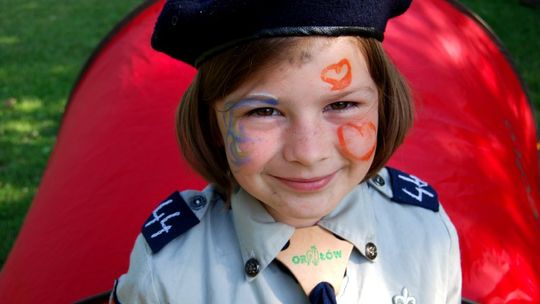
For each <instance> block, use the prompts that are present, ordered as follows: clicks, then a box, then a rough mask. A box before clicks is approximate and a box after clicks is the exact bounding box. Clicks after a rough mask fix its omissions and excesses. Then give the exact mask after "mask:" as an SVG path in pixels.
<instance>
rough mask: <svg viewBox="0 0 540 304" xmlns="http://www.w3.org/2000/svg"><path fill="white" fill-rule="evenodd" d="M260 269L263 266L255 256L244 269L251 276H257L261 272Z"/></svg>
mask: <svg viewBox="0 0 540 304" xmlns="http://www.w3.org/2000/svg"><path fill="white" fill-rule="evenodd" d="M260 269H261V266H260V265H259V261H257V259H255V258H251V259H249V260H248V261H247V262H246V265H245V267H244V271H245V272H246V274H247V275H248V276H250V277H254V276H256V275H257V274H258V273H259V270H260Z"/></svg>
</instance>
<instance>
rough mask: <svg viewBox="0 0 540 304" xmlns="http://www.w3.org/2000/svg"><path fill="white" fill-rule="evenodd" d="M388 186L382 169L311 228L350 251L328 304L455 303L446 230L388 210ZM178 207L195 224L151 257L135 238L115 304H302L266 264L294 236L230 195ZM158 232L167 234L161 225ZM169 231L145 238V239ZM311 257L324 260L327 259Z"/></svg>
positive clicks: (288, 279) (419, 215)
mask: <svg viewBox="0 0 540 304" xmlns="http://www.w3.org/2000/svg"><path fill="white" fill-rule="evenodd" d="M398 177H399V176H398ZM400 178H401V179H402V180H403V181H405V182H410V183H412V186H413V188H410V189H416V192H413V191H411V190H410V189H409V190H408V191H407V190H406V189H405V188H402V189H401V190H404V191H405V192H402V193H401V194H400V195H402V194H403V193H406V194H407V193H408V195H409V196H411V197H416V198H419V199H420V202H421V201H422V200H423V199H425V198H428V197H429V196H430V195H431V197H433V192H431V191H430V190H429V189H431V188H426V185H427V184H425V183H424V182H422V181H421V180H419V179H417V178H416V177H414V176H409V175H406V174H402V176H401V177H400ZM391 183H393V184H394V185H393V186H392V185H391ZM395 184H396V182H395V181H392V180H391V176H389V171H388V170H387V169H383V170H382V171H381V172H380V173H379V175H377V176H376V177H375V178H374V179H372V180H370V181H369V182H365V183H362V184H360V185H358V186H357V187H356V188H355V189H354V190H353V191H352V192H351V193H350V194H348V195H347V196H346V197H345V198H344V199H343V200H342V202H340V203H339V205H338V206H337V208H336V209H335V210H333V211H332V212H331V213H330V214H328V215H327V216H325V217H324V218H322V219H321V220H320V222H319V223H318V225H319V226H321V227H323V228H324V229H326V230H329V231H331V232H332V233H334V234H335V235H337V236H339V237H341V238H343V239H345V240H347V241H349V242H350V243H352V244H353V245H354V249H353V252H352V254H351V256H350V259H349V262H348V265H347V270H346V275H345V277H344V280H343V283H342V287H341V290H340V291H338V292H337V302H338V303H392V304H420V303H425V304H437V303H460V301H461V300H460V294H461V269H460V259H459V248H458V237H457V233H456V230H455V228H454V226H453V225H452V223H451V222H450V220H449V218H448V216H447V215H446V213H445V212H444V210H443V209H442V208H438V212H436V211H433V210H430V209H427V208H423V207H420V206H416V205H410V204H403V203H398V202H395V201H392V200H391V199H393V198H395V196H396V193H395V192H396V191H399V190H400V189H398V188H396V185H395ZM181 197H182V198H183V200H184V201H185V205H187V206H189V209H190V210H191V211H192V212H193V214H194V215H195V216H196V218H197V219H199V220H200V223H198V224H194V226H193V227H191V228H189V229H188V230H187V231H185V232H183V233H181V234H180V235H179V236H177V237H174V238H173V239H172V240H170V241H167V242H166V244H161V245H159V246H163V247H162V248H160V249H158V251H157V252H155V253H153V249H152V248H151V246H150V245H149V244H152V240H151V239H150V237H148V234H147V235H146V237H145V236H143V235H142V234H141V235H139V237H138V238H137V240H136V243H135V247H134V249H133V252H132V254H131V261H130V267H129V271H128V272H127V273H126V274H124V275H122V276H121V277H120V278H119V280H117V282H116V284H115V290H114V292H113V296H114V297H115V298H116V299H117V301H118V302H120V303H123V304H126V303H295V304H297V303H308V299H307V296H306V295H305V293H304V292H303V290H302V288H301V287H300V285H299V284H298V283H297V282H296V281H295V279H294V277H292V276H291V275H290V274H289V273H287V272H286V271H284V270H283V268H282V266H280V265H279V263H278V262H276V261H275V260H274V259H275V258H276V256H277V255H278V254H279V252H280V251H281V250H282V248H283V247H284V246H285V244H286V243H287V241H288V240H289V238H290V237H291V235H292V234H293V232H294V228H293V227H291V226H288V225H286V224H283V223H279V222H276V221H275V220H274V219H273V218H272V217H271V216H270V215H269V214H268V213H267V212H266V210H265V209H264V208H263V207H262V206H261V204H260V203H259V202H258V201H257V200H256V199H254V198H253V197H252V196H250V195H249V194H248V193H246V192H245V191H243V190H240V191H239V192H238V193H236V194H235V195H233V197H232V202H231V208H228V207H226V206H225V205H224V203H223V200H222V199H221V197H220V196H219V195H218V194H217V193H216V192H215V191H214V190H213V188H212V187H211V186H209V187H207V188H206V189H205V190H204V191H202V192H197V191H184V192H182V193H181ZM435 197H436V196H435ZM162 205H163V203H162ZM160 206H161V205H160ZM437 207H438V206H437ZM158 208H159V207H158ZM156 210H157V209H156ZM179 213H180V212H179ZM174 214H176V213H174ZM174 214H173V213H171V214H169V215H168V216H169V218H172V217H173V216H174ZM165 215H166V214H164V213H163V212H162V213H159V212H157V211H155V212H154V214H153V217H152V216H151V217H150V219H149V221H147V222H146V224H145V226H146V227H150V226H152V225H155V224H156V223H157V222H158V220H157V219H161V220H163V219H165V218H166V217H165ZM179 217H181V215H180V216H179ZM161 223H162V226H161V227H164V228H167V227H169V230H170V227H171V226H170V225H169V226H167V225H166V223H165V222H164V221H162V222H161ZM163 223H165V225H163ZM169 230H167V229H164V230H163V229H161V230H156V229H154V230H153V234H152V235H154V236H155V235H158V234H159V235H158V236H161V235H165V234H166V233H167V231H169ZM143 231H144V228H143ZM147 240H150V241H147ZM153 245H154V247H155V246H156V245H155V244H153ZM159 246H158V247H159ZM158 247H156V248H158ZM320 254H322V255H323V258H324V257H327V258H332V253H331V252H320ZM300 258H301V257H299V259H298V260H299V261H300Z"/></svg>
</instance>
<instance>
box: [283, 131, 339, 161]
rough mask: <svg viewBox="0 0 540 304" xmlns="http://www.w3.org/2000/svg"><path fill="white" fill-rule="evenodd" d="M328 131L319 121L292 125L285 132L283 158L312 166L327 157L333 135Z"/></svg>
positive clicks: (330, 150) (330, 151)
mask: <svg viewBox="0 0 540 304" xmlns="http://www.w3.org/2000/svg"><path fill="white" fill-rule="evenodd" d="M328 133H329V132H327V131H326V130H325V129H324V126H323V125H322V124H321V123H320V122H313V123H305V122H304V123H298V124H296V125H293V126H292V127H291V128H289V129H288V130H287V134H285V137H286V140H285V142H284V146H283V156H284V158H285V160H287V161H289V162H296V163H300V164H302V165H304V166H312V165H314V164H317V163H319V162H321V161H324V160H325V159H328V158H329V156H330V154H331V153H332V143H333V137H332V136H331V134H328Z"/></svg>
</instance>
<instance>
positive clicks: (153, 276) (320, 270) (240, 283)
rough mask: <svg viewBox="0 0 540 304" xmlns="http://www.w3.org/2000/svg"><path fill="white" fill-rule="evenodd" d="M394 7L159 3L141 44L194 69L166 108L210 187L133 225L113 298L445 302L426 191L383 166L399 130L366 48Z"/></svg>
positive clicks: (439, 232) (391, 81)
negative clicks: (147, 40)
mask: <svg viewBox="0 0 540 304" xmlns="http://www.w3.org/2000/svg"><path fill="white" fill-rule="evenodd" d="M409 4H410V3H409V2H408V1H390V0H388V1H380V0H371V1H369V0H366V1H358V0H356V1H353V0H351V1H346V0H339V1H313V0H312V1H296V0H295V1H234V0H229V1H198V2H195V1H187V0H186V1H168V2H167V3H166V5H165V7H164V8H163V11H162V12H161V15H160V17H159V19H158V21H157V23H156V28H155V31H154V34H153V37H152V45H153V47H154V48H156V49H157V50H159V51H162V52H165V53H167V54H169V55H171V56H173V57H175V58H177V59H180V60H182V61H185V62H187V63H190V64H192V65H194V66H196V67H198V74H197V76H196V78H195V79H194V81H193V83H192V84H191V86H190V88H189V89H188V91H187V92H186V93H185V95H184V97H183V100H182V102H181V103H180V107H179V110H178V116H177V117H178V119H177V120H178V124H177V130H178V138H179V142H180V145H181V148H182V152H183V154H184V157H185V158H186V160H188V162H189V163H190V164H191V165H192V166H193V168H194V169H195V170H197V172H199V173H200V174H201V175H202V176H203V177H205V179H206V180H208V181H209V183H210V185H209V186H208V187H207V188H206V189H204V190H203V191H202V192H197V191H183V192H181V193H179V192H175V193H173V194H172V195H171V196H170V197H169V198H167V199H166V200H164V201H162V202H161V203H160V204H159V205H158V206H157V207H156V209H155V211H154V212H153V213H152V214H151V215H150V217H149V219H148V220H147V221H146V222H145V223H144V225H143V228H142V233H141V235H140V236H139V237H138V239H137V241H136V243H135V247H134V249H133V252H132V255H131V263H130V268H129V271H128V273H127V274H125V275H123V276H122V277H120V279H119V280H117V282H116V284H115V289H114V292H113V301H116V302H118V303H218V302H219V303H394V304H397V303H404V304H405V303H408V304H411V303H459V302H460V292H461V272H460V261H459V248H458V239H457V234H456V231H455V229H454V227H453V225H452V223H451V222H450V220H449V219H448V217H447V215H446V214H445V213H444V211H443V209H442V208H441V207H440V206H439V202H438V199H437V195H436V192H435V190H433V188H431V187H430V186H429V185H428V184H427V183H426V182H424V181H422V180H420V179H419V178H417V177H415V176H413V175H409V174H406V173H403V172H401V171H398V170H396V169H392V168H385V167H384V165H385V163H386V162H387V161H388V159H389V158H390V156H391V155H392V153H393V152H394V151H395V150H396V149H397V147H398V146H399V145H400V144H401V143H402V141H403V139H404V137H405V134H406V132H407V130H408V129H409V128H410V126H411V124H412V119H413V118H412V101H411V97H410V94H409V91H408V89H407V85H406V83H405V81H404V80H403V78H402V77H401V76H400V74H399V73H398V72H397V71H396V69H395V67H394V66H393V65H392V63H391V62H390V60H389V59H388V58H387V56H386V55H385V53H384V51H383V48H382V45H381V43H380V40H382V38H383V33H384V28H385V25H386V22H387V20H388V19H389V18H391V17H393V16H396V15H399V14H401V13H403V12H404V11H405V10H406V8H407V7H408V6H409Z"/></svg>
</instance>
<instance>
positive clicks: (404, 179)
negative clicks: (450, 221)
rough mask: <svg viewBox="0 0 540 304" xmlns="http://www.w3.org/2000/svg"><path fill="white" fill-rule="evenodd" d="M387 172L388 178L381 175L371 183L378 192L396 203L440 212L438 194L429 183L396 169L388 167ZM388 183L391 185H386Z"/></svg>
mask: <svg viewBox="0 0 540 304" xmlns="http://www.w3.org/2000/svg"><path fill="white" fill-rule="evenodd" d="M386 170H387V172H388V176H385V177H383V176H381V175H380V174H379V175H376V176H375V177H374V178H372V179H371V180H370V182H369V183H370V184H371V185H374V186H375V187H376V188H377V189H378V191H380V192H382V193H383V194H385V195H387V196H388V197H389V198H390V199H391V200H392V201H394V202H396V203H400V204H407V205H413V206H419V207H422V208H426V209H429V210H432V211H434V212H438V211H439V198H438V196H437V192H436V191H435V189H433V187H431V186H430V185H429V184H428V183H426V182H425V181H423V180H421V179H419V178H418V177H416V176H414V175H411V174H407V173H405V172H402V171H400V170H397V169H394V168H390V167H386ZM388 182H389V184H390V185H386V184H387V183H388ZM388 186H389V187H390V189H389V188H388ZM388 192H390V193H388Z"/></svg>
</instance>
